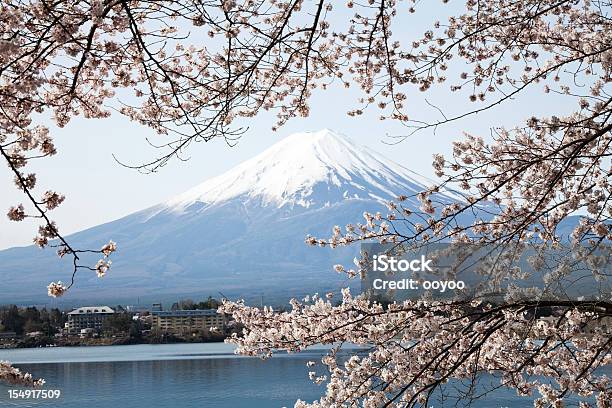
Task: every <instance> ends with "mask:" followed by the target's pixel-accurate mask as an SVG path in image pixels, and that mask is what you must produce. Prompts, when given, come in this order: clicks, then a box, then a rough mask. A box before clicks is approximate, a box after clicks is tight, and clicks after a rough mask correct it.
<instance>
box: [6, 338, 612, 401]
mask: <svg viewBox="0 0 612 408" xmlns="http://www.w3.org/2000/svg"><path fill="white" fill-rule="evenodd" d="M232 351H233V347H232V346H231V345H227V344H220V343H216V344H215V343H207V344H167V345H136V346H111V347H76V348H65V347H58V348H42V349H22V350H0V360H10V361H13V362H15V363H16V365H17V366H18V367H19V368H21V369H23V370H25V371H28V372H31V373H33V374H34V375H35V376H39V377H43V378H45V379H46V380H47V384H46V385H45V388H46V389H60V390H61V392H62V398H61V399H60V400H49V401H42V400H38V401H33V400H10V399H9V398H8V392H7V391H8V387H6V386H3V385H1V384H0V407H5V406H7V407H22V408H25V407H66V408H77V407H78V408H81V407H88V408H90V407H91V408H124V407H126V408H161V407H164V408H166V407H169V408H174V407H177V408H191V407H207V408H208V407H228V408H241V407H245V408H246V407H248V408H260V407H283V406H287V407H292V406H293V404H294V403H295V401H296V400H297V399H298V398H299V399H302V400H305V401H314V400H317V399H319V398H320V396H321V395H322V394H323V392H324V390H325V388H324V385H323V386H317V385H314V384H312V382H311V381H310V380H308V374H307V373H308V371H309V370H308V368H307V367H306V362H307V361H309V360H319V359H320V357H321V356H322V355H323V354H324V353H325V350H322V349H314V350H313V349H311V350H308V351H306V352H303V353H298V354H286V353H283V354H278V355H275V356H274V357H272V358H271V359H268V360H265V361H264V360H261V359H258V358H252V357H239V356H235V355H233V354H232ZM608 371H612V370H609V369H606V373H608ZM610 374H611V375H612V372H611V373H610ZM461 385H462V384H461V382H458V381H452V382H450V383H449V384H447V385H446V386H445V391H446V393H447V395H448V394H450V395H452V394H454V393H455V391H456V388H463V387H461ZM464 385H467V384H464ZM497 386H499V379H496V378H493V377H492V376H487V377H484V378H481V380H480V381H479V384H478V386H477V387H476V390H474V391H475V392H476V394H480V393H481V392H482V391H484V389H485V388H487V389H492V388H496V387H497ZM456 403H457V401H456V400H453V399H452V398H450V399H446V401H445V402H444V403H442V402H441V401H440V400H437V401H435V402H433V401H432V403H431V406H433V407H436V408H438V407H455V406H459V407H461V406H465V404H464V403H459V404H456ZM526 406H532V401H530V400H529V399H525V398H522V397H518V396H517V395H516V392H515V391H513V390H510V389H506V388H499V389H496V390H495V391H493V392H492V393H491V394H488V395H487V396H486V398H484V399H480V400H477V401H474V402H473V404H472V407H474V408H493V407H498V408H500V407H526Z"/></svg>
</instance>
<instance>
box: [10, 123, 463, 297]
mask: <svg viewBox="0 0 612 408" xmlns="http://www.w3.org/2000/svg"><path fill="white" fill-rule="evenodd" d="M428 184H430V182H429V181H428V180H426V179H424V178H422V177H419V176H418V175H416V174H415V173H413V172H411V171H409V170H407V169H406V168H404V167H402V166H400V165H398V164H395V163H393V162H392V161H390V160H388V159H386V158H384V157H382V156H381V155H379V154H377V153H374V152H372V151H371V150H369V149H367V148H365V147H359V146H357V145H356V144H355V143H353V142H352V141H351V140H350V139H349V138H347V137H345V136H342V135H338V134H336V133H334V132H332V131H330V130H322V131H319V132H314V133H298V134H294V135H291V136H289V137H287V138H285V139H283V140H282V141H280V142H278V143H277V144H275V145H274V146H272V147H270V148H269V149H267V150H266V151H264V152H263V153H261V154H259V155H257V156H256V157H254V158H252V159H250V160H247V161H245V162H244V163H242V164H240V165H238V166H236V167H235V168H233V169H231V170H229V171H228V172H226V173H224V174H222V175H220V176H217V177H214V178H211V179H209V180H206V181H204V182H203V183H202V184H200V185H198V186H196V187H194V188H193V189H191V190H189V191H187V192H185V193H184V194H181V195H179V196H177V197H174V198H172V199H171V200H168V201H167V202H165V203H161V204H158V205H155V206H153V207H151V208H148V209H145V210H142V211H139V212H136V213H134V214H131V215H128V216H126V217H123V218H121V219H118V220H115V221H112V222H109V223H106V224H102V225H99V226H96V227H93V228H89V229H87V230H84V231H81V232H79V233H76V234H73V235H72V236H70V237H69V239H70V241H71V242H72V244H73V245H74V246H75V247H78V248H99V247H100V246H101V245H102V244H103V243H104V242H106V241H108V239H113V240H114V241H116V242H117V243H118V245H119V250H118V251H117V253H116V254H114V256H113V267H112V270H111V272H110V273H109V274H108V275H107V276H106V277H105V278H104V279H98V278H96V277H95V274H92V273H87V272H80V273H79V275H78V276H77V278H78V283H77V285H76V287H75V288H73V289H72V290H71V292H70V295H69V298H70V299H72V300H76V299H87V300H88V301H93V300H95V299H99V300H109V301H111V300H112V301H115V300H116V301H119V300H122V299H124V300H126V301H133V298H134V297H135V296H140V298H141V299H142V300H144V299H150V300H160V299H172V298H174V299H175V298H177V297H179V296H187V295H189V296H192V297H194V298H197V297H202V296H208V295H211V294H212V295H215V294H216V293H217V291H219V290H221V291H223V293H224V294H226V295H227V296H240V297H247V298H248V297H249V296H256V297H258V296H259V295H260V294H266V296H267V297H268V298H270V297H271V296H285V297H288V296H292V295H300V294H302V293H312V291H319V292H322V291H323V290H327V289H334V288H335V289H338V288H339V287H341V286H346V285H347V284H348V283H347V282H346V281H345V277H344V276H342V275H338V274H335V273H334V272H332V270H331V266H332V265H333V264H335V263H345V264H348V263H350V262H352V259H353V257H354V256H355V255H356V254H357V252H358V250H359V247H358V246H353V247H349V248H343V249H337V250H330V249H328V248H313V247H309V246H307V245H305V244H304V238H305V236H306V235H308V234H311V235H314V236H320V237H327V236H329V235H330V230H331V227H332V226H333V225H345V224H347V223H354V222H360V221H363V219H362V213H363V212H364V211H371V212H375V211H381V212H383V213H384V212H385V211H386V208H385V206H384V203H385V202H387V201H389V200H392V199H394V198H396V197H397V196H398V195H400V194H405V195H411V194H413V193H415V192H418V191H422V190H424V189H425V188H426V187H425V186H426V185H428ZM452 199H453V198H452V197H450V196H447V197H446V199H445V200H448V201H450V200H452ZM404 204H405V205H413V206H415V207H416V206H418V203H417V202H416V201H410V200H408V201H407V202H406V203H404ZM83 258H84V259H83V260H84V262H91V263H92V264H93V263H95V261H96V260H97V258H87V257H86V256H84V257H83ZM69 276H70V266H69V265H68V263H67V262H66V261H65V260H60V259H58V258H57V256H56V255H55V252H54V250H53V249H52V248H48V249H45V250H39V249H38V248H34V247H27V248H12V249H8V250H5V251H1V252H0V277H2V280H3V285H1V286H0V299H2V300H4V301H5V302H6V301H20V302H28V301H46V300H48V298H47V297H46V284H47V283H48V282H49V281H51V280H58V279H62V280H64V281H66V280H68V279H69Z"/></svg>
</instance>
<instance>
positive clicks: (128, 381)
mask: <svg viewBox="0 0 612 408" xmlns="http://www.w3.org/2000/svg"><path fill="white" fill-rule="evenodd" d="M307 361H308V357H307V356H304V357H303V358H297V357H296V358H273V359H270V360H268V361H262V360H260V359H246V358H217V359H193V360H157V361H115V362H107V363H103V362H93V363H86V362H79V363H53V364H46V363H45V364H21V365H20V367H21V368H23V369H25V370H27V371H30V372H35V373H36V375H39V376H42V377H44V378H46V379H47V384H46V386H45V388H48V389H56V388H57V389H60V390H62V398H61V403H60V402H58V401H53V402H51V401H48V402H46V403H44V402H36V403H32V402H30V403H26V402H25V401H18V402H15V400H12V401H10V400H9V401H7V398H8V394H7V392H6V390H5V388H6V387H4V388H3V387H0V391H2V393H3V395H2V396H0V405H2V403H6V402H9V403H10V404H11V406H13V405H14V406H20V407H26V406H36V407H39V406H40V407H42V406H45V407H54V406H62V407H84V406H87V407H92V408H94V407H100V408H102V407H104V408H108V407H112V408H115V407H117V408H119V407H150V408H157V407H282V406H285V405H286V406H293V403H294V402H295V400H296V399H298V398H302V399H306V400H314V399H318V398H319V396H320V394H321V392H322V388H321V387H319V386H316V385H313V384H312V383H310V381H309V380H308V378H307V368H306V362H307Z"/></svg>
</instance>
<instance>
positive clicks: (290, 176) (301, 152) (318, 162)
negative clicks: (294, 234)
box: [166, 129, 431, 211]
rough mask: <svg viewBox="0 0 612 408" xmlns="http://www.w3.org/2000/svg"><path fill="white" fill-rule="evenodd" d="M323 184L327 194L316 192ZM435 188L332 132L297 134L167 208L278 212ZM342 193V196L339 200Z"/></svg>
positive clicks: (387, 197) (168, 204)
mask: <svg viewBox="0 0 612 408" xmlns="http://www.w3.org/2000/svg"><path fill="white" fill-rule="evenodd" d="M321 183H323V184H324V185H325V188H323V189H321V188H318V186H319V185H320V184H321ZM430 183H431V182H430V181H428V180H426V179H424V178H423V177H421V176H418V175H417V174H416V173H413V172H411V171H409V170H407V169H406V168H404V167H402V166H400V165H398V164H396V163H393V162H391V161H390V160H387V159H385V158H384V157H383V156H381V155H379V154H377V153H375V152H373V151H370V150H368V149H366V148H364V147H361V146H357V145H355V144H354V143H353V142H351V141H350V140H349V139H348V138H347V137H346V136H343V135H340V134H338V133H334V132H332V131H331V130H329V129H324V130H321V131H319V132H307V133H296V134H293V135H291V136H289V137H287V138H285V139H283V140H282V141H280V142H279V143H277V144H275V145H274V146H272V147H270V148H269V149H267V150H266V151H264V152H263V153H261V154H259V155H257V156H255V157H253V158H252V159H250V160H247V161H245V162H244V163H242V164H240V165H238V166H237V167H235V168H234V169H232V170H230V171H228V172H226V173H224V174H222V175H220V176H217V177H214V178H212V179H209V180H207V181H205V182H204V183H202V184H200V185H198V186H196V187H195V188H193V189H191V190H189V191H187V192H186V193H184V194H181V195H179V196H177V197H175V198H173V199H171V200H170V201H168V202H167V203H166V205H167V206H168V207H170V208H172V209H174V210H177V211H180V210H183V209H185V208H187V207H189V206H190V205H192V204H193V203H194V202H201V203H205V204H208V205H214V204H218V203H221V202H224V201H228V200H232V199H235V198H240V199H242V200H243V201H244V202H245V203H251V202H252V201H257V203H258V204H262V205H264V206H266V205H274V206H276V207H279V208H280V207H284V206H289V207H293V206H301V207H305V208H309V207H311V206H313V205H314V206H317V205H322V204H325V203H328V204H329V203H330V202H334V201H339V200H342V199H353V198H362V199H368V198H372V199H375V200H378V201H385V200H389V199H390V198H394V197H397V196H398V195H399V194H400V193H403V194H406V193H412V192H418V191H422V190H423V188H424V185H425V184H430ZM338 193H340V196H338Z"/></svg>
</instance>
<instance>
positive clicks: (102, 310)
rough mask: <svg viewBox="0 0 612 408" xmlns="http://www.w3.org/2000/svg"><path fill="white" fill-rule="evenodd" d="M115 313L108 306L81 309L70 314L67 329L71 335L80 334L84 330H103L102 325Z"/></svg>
mask: <svg viewBox="0 0 612 408" xmlns="http://www.w3.org/2000/svg"><path fill="white" fill-rule="evenodd" d="M113 314H115V311H114V310H113V309H111V308H110V307H108V306H85V307H79V308H78V309H75V310H73V311H72V312H70V313H68V322H67V323H66V326H67V329H68V331H69V332H70V333H75V334H76V333H80V332H81V330H83V329H95V330H101V329H102V323H104V321H105V320H106V319H108V318H109V317H110V316H112V315H113Z"/></svg>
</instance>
